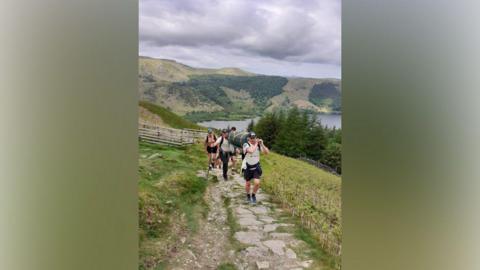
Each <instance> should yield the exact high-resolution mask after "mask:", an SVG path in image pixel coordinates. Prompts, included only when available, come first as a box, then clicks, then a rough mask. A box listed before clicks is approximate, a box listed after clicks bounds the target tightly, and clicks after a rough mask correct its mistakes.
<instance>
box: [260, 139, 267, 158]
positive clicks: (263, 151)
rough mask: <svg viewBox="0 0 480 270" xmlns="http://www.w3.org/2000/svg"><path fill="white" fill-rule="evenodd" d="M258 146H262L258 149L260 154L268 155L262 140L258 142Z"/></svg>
mask: <svg viewBox="0 0 480 270" xmlns="http://www.w3.org/2000/svg"><path fill="white" fill-rule="evenodd" d="M259 144H260V145H261V146H262V147H260V151H262V154H265V155H266V154H268V153H270V150H269V149H268V147H266V146H265V144H263V140H260V141H259Z"/></svg>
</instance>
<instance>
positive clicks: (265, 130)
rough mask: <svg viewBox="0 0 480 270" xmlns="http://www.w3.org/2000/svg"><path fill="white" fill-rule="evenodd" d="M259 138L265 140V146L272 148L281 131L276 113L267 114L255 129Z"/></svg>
mask: <svg viewBox="0 0 480 270" xmlns="http://www.w3.org/2000/svg"><path fill="white" fill-rule="evenodd" d="M253 130H254V131H255V133H257V136H258V137H259V138H262V139H263V142H264V143H265V145H267V146H269V147H271V146H273V145H274V142H275V139H276V137H277V135H278V132H279V130H280V123H279V122H278V117H277V114H276V113H266V114H265V115H264V116H263V117H262V118H260V120H258V122H257V124H255V127H254V129H253Z"/></svg>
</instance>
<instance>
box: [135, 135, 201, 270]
mask: <svg viewBox="0 0 480 270" xmlns="http://www.w3.org/2000/svg"><path fill="white" fill-rule="evenodd" d="M204 161H205V158H204V154H203V150H202V146H200V145H192V146H189V147H185V148H174V147H168V146H160V145H154V144H148V143H143V142H141V143H140V159H139V172H140V181H139V235H140V254H139V259H140V260H139V269H161V266H162V265H165V264H167V263H168V262H167V260H166V258H167V257H168V254H169V253H170V252H171V251H172V250H173V249H175V245H176V243H178V241H179V239H180V238H181V237H188V235H189V234H191V233H193V232H195V231H196V230H197V227H198V220H199V219H200V218H202V216H205V215H206V213H207V211H208V209H207V206H206V204H205V202H204V200H203V194H204V191H205V189H206V186H207V183H206V181H205V180H204V179H202V178H199V177H197V176H196V175H195V174H196V171H197V170H199V169H202V167H204V166H203V165H204V164H205V162H204Z"/></svg>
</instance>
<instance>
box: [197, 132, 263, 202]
mask: <svg viewBox="0 0 480 270" xmlns="http://www.w3.org/2000/svg"><path fill="white" fill-rule="evenodd" d="M235 131H236V128H235V127H232V128H230V129H223V130H222V134H221V136H220V137H219V138H217V137H216V136H215V134H214V132H213V130H212V129H208V134H207V137H206V139H205V149H206V152H207V156H208V169H209V170H211V169H213V168H219V167H222V170H223V179H224V180H225V181H227V180H228V163H229V161H232V166H233V168H235V164H236V157H237V154H238V153H239V152H240V153H241V155H242V167H241V171H242V174H243V178H244V179H245V191H246V193H247V195H246V198H247V201H248V202H250V203H253V204H255V203H257V198H256V193H257V191H258V189H259V187H260V177H261V176H262V168H261V166H260V153H263V154H268V153H269V149H268V148H267V147H266V146H265V145H264V144H263V140H262V139H259V138H257V136H256V134H255V132H249V133H248V134H247V142H245V143H244V144H243V147H242V149H238V148H237V147H236V146H235V145H233V144H232V143H231V142H230V141H229V133H230V132H235ZM252 181H253V192H252V193H251V192H250V191H251V182H252Z"/></svg>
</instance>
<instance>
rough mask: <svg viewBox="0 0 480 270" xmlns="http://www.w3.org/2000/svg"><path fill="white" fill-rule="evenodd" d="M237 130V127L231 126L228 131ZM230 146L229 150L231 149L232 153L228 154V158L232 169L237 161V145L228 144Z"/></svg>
mask: <svg viewBox="0 0 480 270" xmlns="http://www.w3.org/2000/svg"><path fill="white" fill-rule="evenodd" d="M236 131H237V128H236V127H232V128H230V132H236ZM230 147H231V151H232V154H231V155H230V160H231V161H232V168H233V170H235V168H236V167H235V164H236V162H237V159H236V157H237V147H236V146H235V145H233V143H232V144H230Z"/></svg>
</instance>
